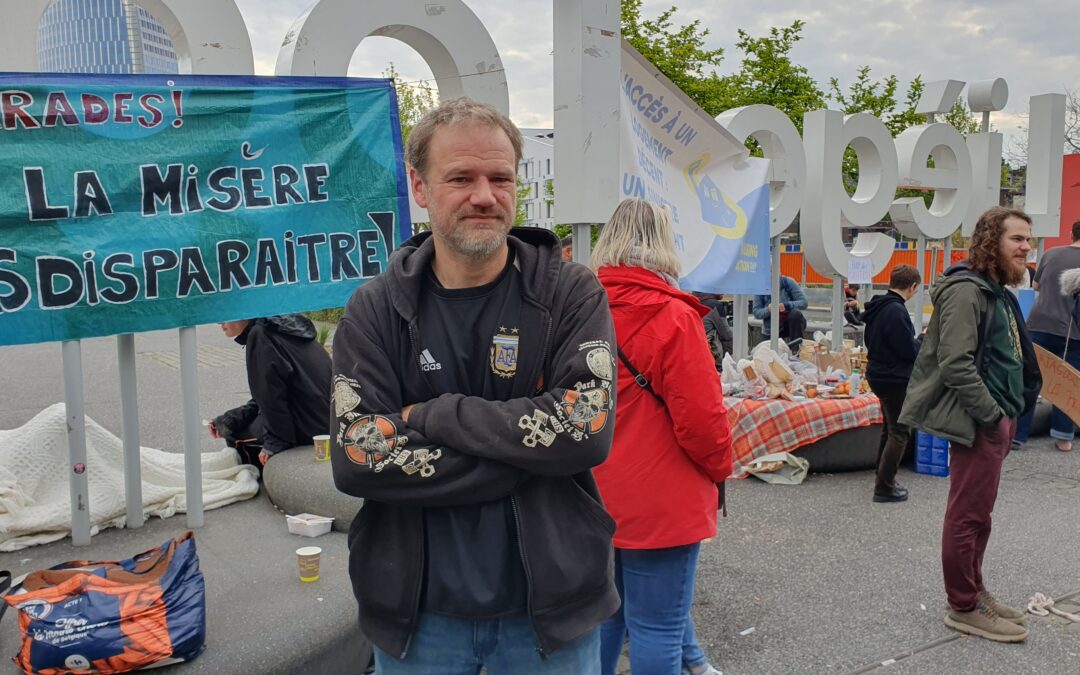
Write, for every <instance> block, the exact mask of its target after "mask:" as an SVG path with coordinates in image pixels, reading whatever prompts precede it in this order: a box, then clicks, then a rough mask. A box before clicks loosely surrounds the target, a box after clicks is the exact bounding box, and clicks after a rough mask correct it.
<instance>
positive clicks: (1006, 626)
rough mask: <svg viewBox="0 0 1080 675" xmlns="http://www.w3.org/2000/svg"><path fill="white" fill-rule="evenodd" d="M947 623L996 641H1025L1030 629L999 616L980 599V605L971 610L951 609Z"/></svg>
mask: <svg viewBox="0 0 1080 675" xmlns="http://www.w3.org/2000/svg"><path fill="white" fill-rule="evenodd" d="M945 625H946V626H948V627H949V628H952V629H954V630H958V631H960V632H961V633H967V634H969V635H977V636H978V637H981V638H986V639H987V640H994V641H995V642H1023V641H1024V640H1025V639H1026V638H1027V636H1028V629H1027V628H1024V627H1023V626H1021V625H1019V624H1015V623H1013V622H1012V621H1008V620H1006V619H1003V618H1001V617H1000V616H998V613H997V612H995V611H994V610H993V608H992V607H990V605H988V604H986V603H985V602H983V601H982V600H979V606H978V607H976V608H975V609H974V610H973V611H970V612H957V611H956V610H952V609H950V610H949V613H948V614H947V615H946V616H945Z"/></svg>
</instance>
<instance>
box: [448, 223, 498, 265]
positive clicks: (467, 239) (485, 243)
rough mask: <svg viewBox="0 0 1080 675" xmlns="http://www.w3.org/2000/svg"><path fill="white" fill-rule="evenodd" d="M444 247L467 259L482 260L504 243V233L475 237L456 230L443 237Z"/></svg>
mask: <svg viewBox="0 0 1080 675" xmlns="http://www.w3.org/2000/svg"><path fill="white" fill-rule="evenodd" d="M444 241H445V242H446V245H447V246H448V247H449V248H450V249H451V250H453V251H454V252H455V253H458V254H460V255H462V256H465V257H467V258H472V259H474V260H484V259H487V258H490V257H491V256H492V255H493V254H494V253H495V252H496V251H498V250H499V249H500V248H502V246H503V244H505V243H506V232H500V233H498V235H497V236H494V235H493V236H487V237H477V236H474V235H472V234H470V233H468V232H463V231H461V230H456V231H454V232H451V233H449V234H446V235H444Z"/></svg>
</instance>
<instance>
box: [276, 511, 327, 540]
mask: <svg viewBox="0 0 1080 675" xmlns="http://www.w3.org/2000/svg"><path fill="white" fill-rule="evenodd" d="M285 520H286V521H287V522H288V524H289V532H291V533H292V534H299V535H300V536H302V537H318V536H320V535H323V534H326V533H327V532H329V531H330V527H331V526H332V525H333V524H334V519H333V518H327V517H326V516H317V515H315V514H314V513H299V514H297V515H295V516H285Z"/></svg>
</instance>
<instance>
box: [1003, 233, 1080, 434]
mask: <svg viewBox="0 0 1080 675" xmlns="http://www.w3.org/2000/svg"><path fill="white" fill-rule="evenodd" d="M1072 238H1073V242H1072V243H1071V244H1069V245H1068V246H1058V247H1056V248H1052V249H1050V250H1049V251H1047V252H1046V253H1044V254H1043V257H1042V260H1040V261H1039V266H1038V268H1037V269H1036V270H1035V280H1034V281H1033V282H1032V284H1031V285H1032V287H1033V288H1034V289H1035V290H1036V291H1038V292H1039V296H1038V297H1037V298H1036V299H1035V306H1034V307H1032V308H1031V313H1030V314H1028V318H1027V326H1028V330H1030V331H1031V341H1032V342H1034V343H1035V344H1037V345H1039V346H1040V347H1043V348H1044V349H1046V350H1047V351H1049V352H1050V353H1052V354H1054V355H1055V356H1063V357H1064V359H1065V361H1066V362H1067V363H1068V364H1069V365H1071V366H1072V367H1073V368H1077V369H1080V322H1077V321H1075V320H1074V318H1073V311H1074V308H1075V307H1076V298H1075V297H1074V296H1073V295H1072V293H1069V294H1065V293H1063V292H1062V283H1061V282H1062V277H1061V275H1062V273H1063V272H1066V271H1068V270H1076V269H1080V220H1078V221H1076V222H1075V223H1073V225H1072ZM1034 417H1035V411H1034V410H1032V411H1031V412H1030V413H1029V414H1027V415H1024V416H1023V417H1021V418H1020V421H1019V422H1018V423H1017V428H1016V440H1015V441H1014V442H1013V448H1021V447H1023V445H1024V443H1026V442H1027V439H1028V436H1030V435H1031V421H1032V419H1033V418H1034ZM1075 435H1076V426H1075V425H1074V424H1073V421H1072V420H1071V419H1070V418H1069V416H1068V415H1066V414H1065V413H1064V412H1062V411H1061V410H1060V409H1059V408H1057V407H1056V406H1055V407H1054V411H1053V413H1051V415H1050V437H1051V438H1053V439H1054V447H1056V448H1057V449H1058V450H1060V451H1062V452H1069V451H1070V450H1072V447H1073V437H1074V436H1075Z"/></svg>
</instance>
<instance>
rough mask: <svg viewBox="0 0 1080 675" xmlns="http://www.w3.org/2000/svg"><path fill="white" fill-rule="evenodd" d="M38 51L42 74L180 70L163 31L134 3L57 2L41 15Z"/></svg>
mask: <svg viewBox="0 0 1080 675" xmlns="http://www.w3.org/2000/svg"><path fill="white" fill-rule="evenodd" d="M37 53H38V67H39V68H40V70H41V71H42V72H50V73H176V72H178V67H177V58H176V51H175V50H174V49H173V45H172V42H171V41H170V40H169V36H168V34H166V32H165V29H164V28H162V26H161V24H160V23H158V22H157V20H156V19H155V18H154V16H153V15H152V14H150V13H149V12H147V11H146V10H144V9H143V8H142V7H140V6H138V5H137V4H135V2H133V1H132V0H56V2H54V3H52V4H51V5H49V6H48V7H47V8H46V9H45V12H44V13H43V14H42V16H41V23H40V24H39V25H38V49H37Z"/></svg>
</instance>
